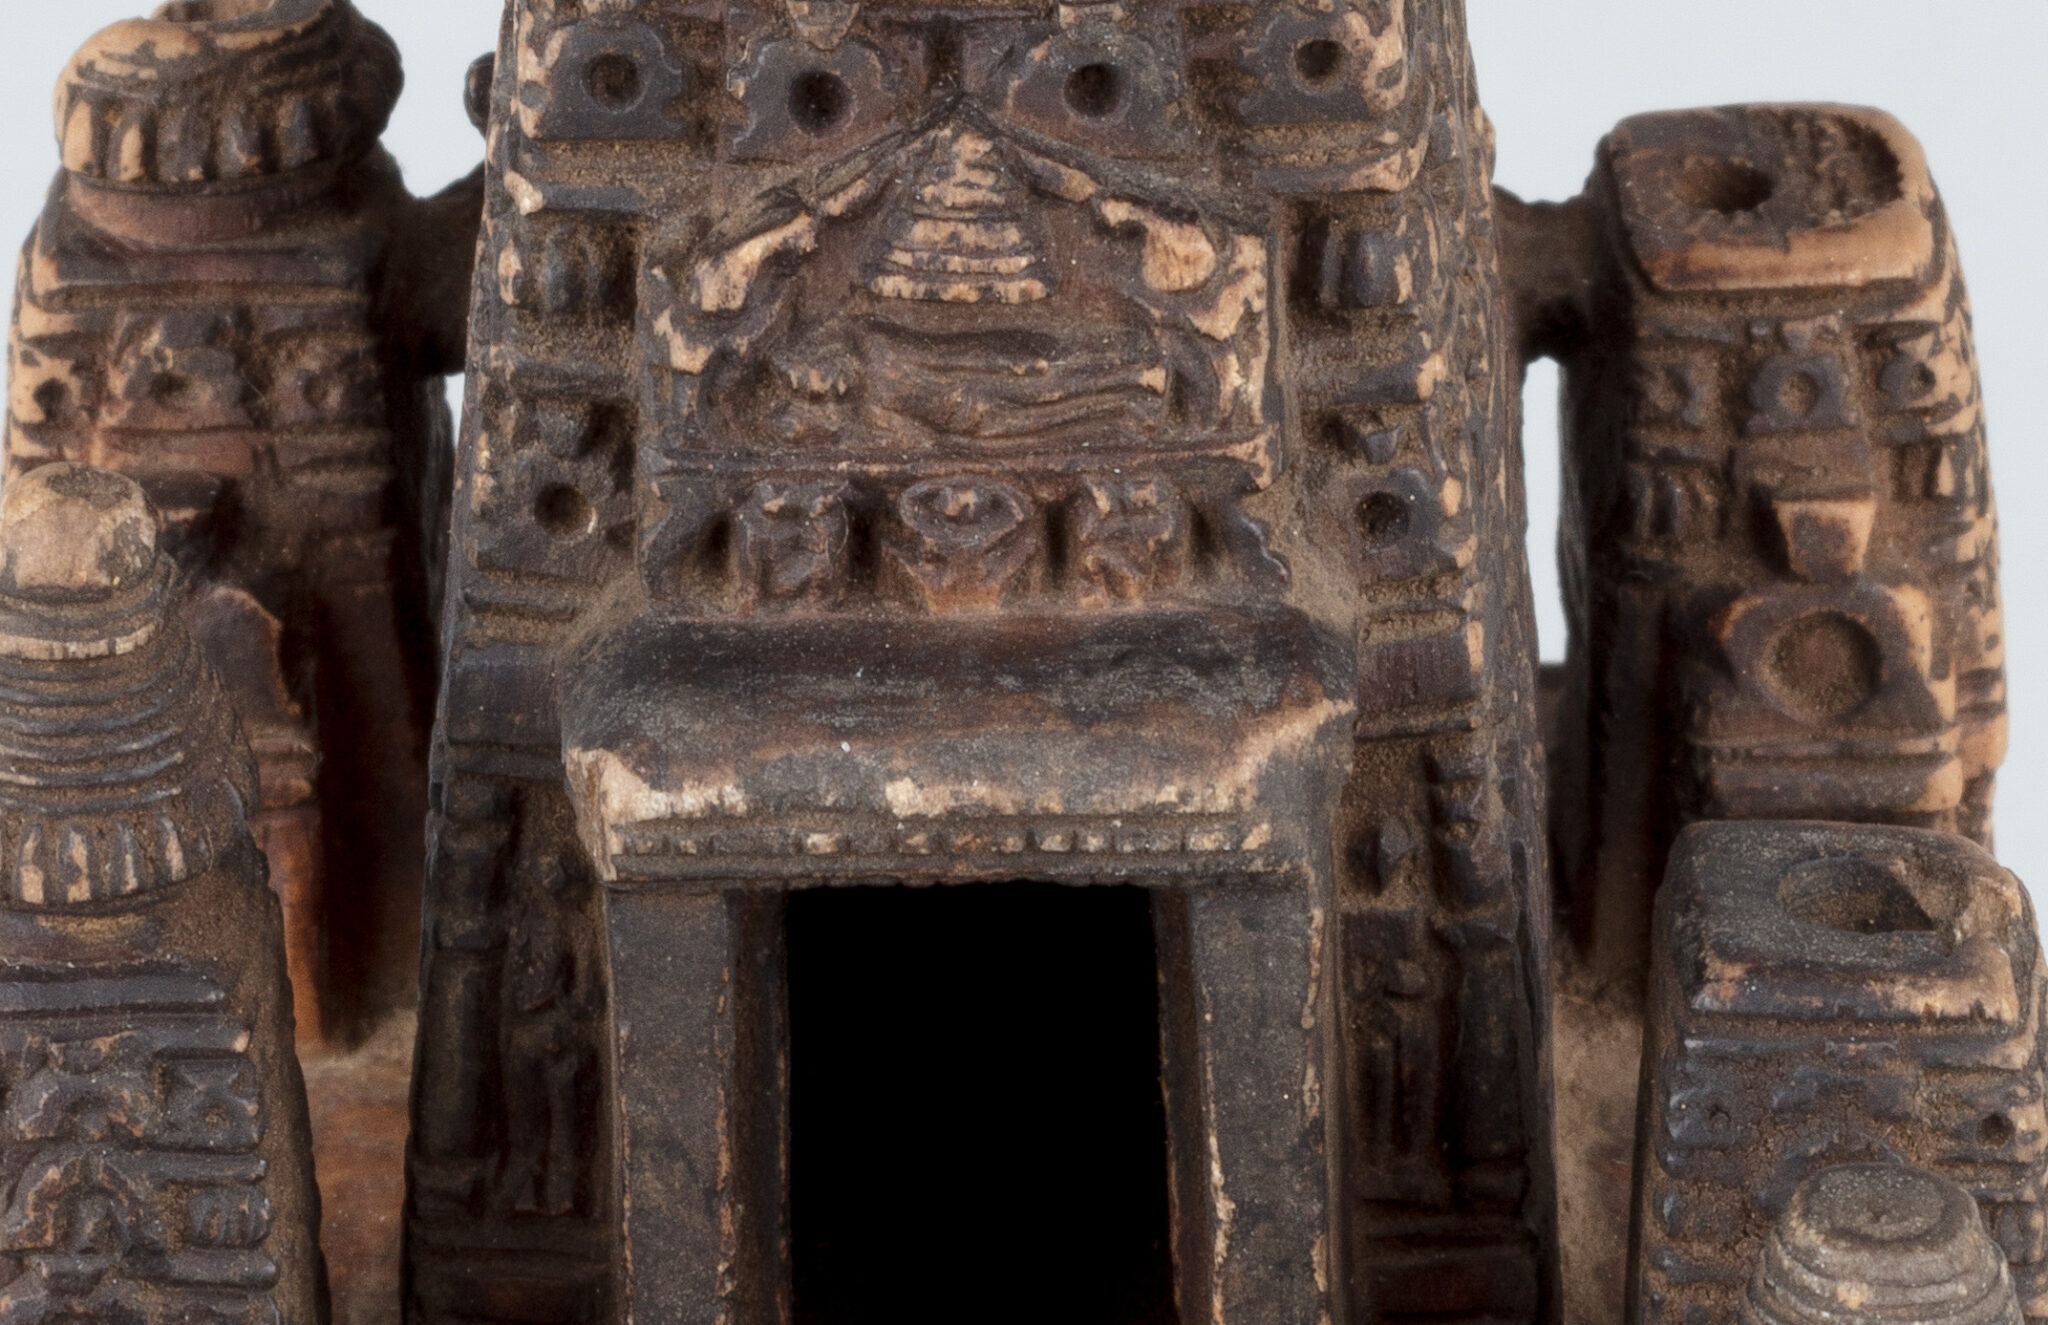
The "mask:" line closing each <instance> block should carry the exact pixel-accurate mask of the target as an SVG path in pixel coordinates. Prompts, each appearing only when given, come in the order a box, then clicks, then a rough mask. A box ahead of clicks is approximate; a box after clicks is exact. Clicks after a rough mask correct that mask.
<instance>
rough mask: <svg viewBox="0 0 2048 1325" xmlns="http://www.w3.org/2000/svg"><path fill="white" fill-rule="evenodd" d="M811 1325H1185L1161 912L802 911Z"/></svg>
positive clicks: (1088, 901)
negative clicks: (1178, 1295)
mask: <svg viewBox="0 0 2048 1325" xmlns="http://www.w3.org/2000/svg"><path fill="white" fill-rule="evenodd" d="M789 971H790V1004H789V1019H790V1078H791V1080H790V1090H791V1099H790V1115H791V1131H792V1137H791V1151H790V1199H791V1205H792V1208H791V1222H792V1234H793V1239H794V1244H795V1245H794V1254H795V1261H796V1264H795V1277H796V1320H797V1322H798V1325H885V1323H886V1325H926V1323H927V1322H930V1323H931V1325H939V1323H940V1322H944V1323H945V1325H954V1323H956V1322H962V1321H974V1322H978V1323H985V1325H1009V1323H1010V1322H1018V1323H1019V1325H1022V1323H1023V1322H1027V1321H1028V1322H1032V1323H1033V1325H1039V1323H1041V1322H1045V1321H1060V1322H1062V1323H1063V1325H1172V1323H1173V1322H1174V1320H1175V1319H1176V1317H1175V1313H1174V1308H1173V1283H1172V1275H1173V1266H1172V1253H1171V1248H1170V1241H1169V1212H1168V1196H1167V1180H1168V1179H1167V1151H1166V1114H1165V1107H1164V1103H1163V1100H1162V1097H1161V1091H1160V1075H1159V996H1158V983H1157V978H1156V974H1155V970H1154V945H1153V931H1152V908H1151V898H1150V895H1149V894H1148V893H1146V892H1145V891H1144V890H1142V889H1138V888H1119V887H1103V888H1062V887H1056V886H1053V885H1042V884H995V885H972V886H956V887H937V888H918V889H911V888H825V889H818V890H815V891H810V892H803V893H798V894H796V895H794V896H793V897H792V898H791V899H790V902H789Z"/></svg>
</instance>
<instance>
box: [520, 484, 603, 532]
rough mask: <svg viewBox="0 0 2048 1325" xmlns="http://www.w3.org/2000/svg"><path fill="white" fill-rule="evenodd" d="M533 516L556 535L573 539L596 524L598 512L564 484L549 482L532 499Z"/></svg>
mask: <svg viewBox="0 0 2048 1325" xmlns="http://www.w3.org/2000/svg"><path fill="white" fill-rule="evenodd" d="M533 518H534V519H535V520H536V521H537V522H539V524H540V527H541V528H543V529H545V530H547V531H548V532H549V533H551V534H553V535H554V536H555V537H557V538H575V537H578V536H580V535H582V534H587V533H589V532H590V531H591V530H592V529H595V528H596V527H597V512H596V511H595V510H593V509H592V508H591V505H590V503H589V502H588V501H586V500H585V499H584V496H583V494H582V493H580V492H578V491H576V489H574V488H572V487H570V486H569V485H568V484H566V483H550V484H548V485H547V486H546V487H544V488H542V489H541V490H540V493H539V495H537V496H536V497H534V499H533Z"/></svg>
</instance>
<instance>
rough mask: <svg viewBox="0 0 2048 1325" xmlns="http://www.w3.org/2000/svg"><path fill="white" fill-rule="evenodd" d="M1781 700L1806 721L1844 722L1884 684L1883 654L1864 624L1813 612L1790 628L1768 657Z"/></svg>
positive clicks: (1767, 675)
mask: <svg viewBox="0 0 2048 1325" xmlns="http://www.w3.org/2000/svg"><path fill="white" fill-rule="evenodd" d="M1764 680H1765V682H1766V683H1767V684H1768V685H1769V686H1770V688H1771V691H1772V693H1773V694H1775V695H1776V696H1777V699H1778V702H1779V703H1780V704H1782V705H1783V706H1784V708H1785V710H1786V711H1787V712H1788V713H1790V714H1792V715H1793V716H1795V717H1798V718H1801V719H1803V720H1805V721H1807V722H1832V721H1835V720H1837V719H1840V718H1846V717H1848V716H1849V715H1850V714H1852V713H1854V712H1855V711H1856V710H1857V709H1860V708H1862V707H1863V706H1864V705H1865V704H1867V703H1869V702H1870V700H1871V698H1872V697H1873V696H1875V695H1876V694H1877V692H1878V690H1879V688H1880V687H1881V686H1883V684H1884V652H1883V650H1882V649H1881V648H1880V647H1879V645H1878V642H1877V640H1876V639H1875V638H1873V637H1872V635H1871V633H1870V631H1869V630H1868V629H1866V628H1865V627H1864V626H1863V624H1862V623H1861V622H1858V621H1855V620H1852V619H1851V618H1849V617H1846V616H1843V615H1842V614H1841V613H1839V612H1815V613H1812V614H1810V615H1808V616H1804V617H1801V618H1800V619H1799V620H1797V621H1795V622H1793V623H1792V624H1791V625H1789V626H1787V627H1786V628H1785V629H1784V630H1783V631H1781V632H1779V634H1778V637H1777V639H1775V640H1774V641H1772V643H1771V646H1770V651H1769V652H1768V653H1767V654H1766V655H1765V659H1764Z"/></svg>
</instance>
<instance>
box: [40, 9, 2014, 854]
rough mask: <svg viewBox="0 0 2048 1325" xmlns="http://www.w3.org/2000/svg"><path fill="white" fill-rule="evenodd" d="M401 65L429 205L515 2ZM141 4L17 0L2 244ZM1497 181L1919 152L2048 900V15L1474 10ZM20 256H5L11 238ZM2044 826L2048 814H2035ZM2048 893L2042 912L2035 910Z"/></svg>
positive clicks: (1544, 439) (436, 14) (448, 15)
mask: <svg viewBox="0 0 2048 1325" xmlns="http://www.w3.org/2000/svg"><path fill="white" fill-rule="evenodd" d="M356 2H357V4H358V6H359V7H360V8H361V9H363V10H364V12H366V13H368V14H369V15H370V16H371V17H372V18H374V19H376V20H377V21H378V22H379V23H381V24H383V25H384V26H385V28H386V29H388V30H389V31H390V32H391V34H392V36H393V37H395V38H396V39H397V40H398V44H399V46H400V48H401V49H402V50H403V51H404V53H405V62H406V70H407V74H408V89H409V90H408V91H407V94H406V96H405V99H404V100H403V101H402V102H401V103H400V105H399V109H398V113H397V115H396V116H395V118H394V120H393V123H392V128H391V132H390V134H389V135H388V137H387V138H386V142H387V143H388V144H389V146H390V147H391V149H392V151H393V152H394V153H395V154H396V155H397V157H398V159H399V161H400V162H401V163H402V164H403V165H404V167H405V172H406V177H407V180H408V181H409V182H410V183H411V185H412V187H413V189H414V191H415V192H422V193H424V192H431V191H433V190H435V189H438V188H439V187H441V185H443V184H445V183H447V182H448V181H450V180H452V179H454V178H456V177H457V176H459V175H461V174H463V173H465V172H466V171H467V170H469V169H470V168H471V167H472V166H474V164H475V163H476V161H477V159H478V156H479V153H480V151H481V147H480V142H479V139H478V137H477V135H476V132H475V131H474V130H473V129H472V128H471V127H470V125H469V122H468V120H467V119H466V118H465V117H464V115H463V111H462V97H461V90H462V77H463V71H464V70H465V69H466V68H467V67H468V65H469V62H470V61H471V60H472V59H473V58H474V57H475V56H477V55H478V54H480V53H482V52H483V51H485V50H487V49H489V48H490V47H492V46H493V45H494V44H495V41H496V32H497V21H498V14H499V11H500V9H501V0H356ZM146 5H147V0H66V3H63V4H44V3H39V2H35V0H7V8H8V9H9V11H11V12H9V13H8V15H7V17H8V22H7V24H6V28H5V31H6V34H7V37H8V46H7V50H6V66H5V74H6V76H5V77H4V78H0V124H4V125H6V126H7V127H6V128H5V129H4V130H0V181H5V182H6V187H5V188H4V189H0V236H8V237H12V236H19V235H26V234H27V233H28V229H29V226H30V225H31V224H32V223H33V221H34V219H35V214H36V211H37V210H38V208H39V207H40V206H41V203H42V197H43V192H44V189H45V187H46V185H47V182H48V180H49V178H50V176H51V173H52V172H53V171H54V170H55V169H56V149H55V146H54V142H53V138H52V129H51V127H50V88H51V86H52V84H53V82H54V80H55V78H56V76H57V74H58V72H59V71H60V70H61V69H62V68H63V65H64V62H65V60H66V59H68V58H69V56H70V54H71V52H72V51H73V50H74V49H76V47H77V46H78V44H79V43H80V42H81V41H82V40H83V39H84V38H85V37H86V36H87V35H89V34H90V33H91V32H92V31H93V30H95V29H96V28H98V27H100V26H103V25H104V24H107V23H110V22H113V21H114V20H116V19H119V18H124V17H128V16H130V15H132V14H135V13H137V12H140V11H141V10H142V9H143V8H145V7H146ZM1469 5H1470V11H1471V25H1472V39H1473V44H1474V46H1475V47H1476V48H1477V53H1478V60H1479V74H1480V86H1481V88H1482V90H1483V92H1484V94H1485V98H1486V104H1487V109H1488V110H1489V112H1490V113H1491V114H1492V116H1493V119H1494V123H1495V124H1496V125H1497V126H1498V129H1499V134H1500V167H1499V179H1500V182H1501V184H1503V185H1504V186H1505V187H1507V188H1510V189H1513V190H1515V191H1516V192H1518V193H1520V194H1521V195H1522V196H1524V197H1527V198H1564V197H1569V196H1570V195H1572V194H1574V193H1576V192H1577V191H1578V189H1579V186H1580V184H1581V182H1582V181H1583V180H1584V178H1585V175H1586V172H1587V169H1588V168H1589V166H1590V165H1591V162H1592V153H1593V146H1594V144H1595V143H1596V142H1597V141H1598V140H1599V138H1600V136H1601V134H1603V133H1604V132H1606V130H1607V129H1608V127H1609V126H1611V125H1612V124H1613V123H1614V122H1615V121H1617V120H1619V119H1621V118H1622V117H1623V116H1625V115H1628V114H1631V113H1633V112H1635V111H1639V110H1649V109H1655V108H1665V107H1679V106H1699V105H1714V104H1719V103H1723V102H1731V101H1773V100H1805V101H1847V102H1860V103H1864V104H1869V105H1878V106H1883V107H1884V108H1886V109H1887V110H1890V111H1892V112H1893V113H1894V114H1896V115H1898V116H1899V117H1900V118H1901V119H1903V120H1904V121H1905V122H1906V124H1907V125H1908V126H1909V127H1910V128H1911V129H1913V130H1914V132H1916V133H1917V134H1918V135H1919V136H1920V138H1921V140H1922V141H1923V142H1924V143H1925V144H1926V146H1927V153H1928V157H1929V159H1930V160H1931V161H1932V162H1933V165H1934V172H1935V176H1936V179H1937V181H1938V182H1939V183H1940V185H1941V187H1942V190H1943V192H1944V193H1945V195H1946V196H1947V199H1948V205H1949V210H1950V212H1951V213H1952V215H1953V217H1954V220H1955V224H1956V227H1957V230H1958V233H1959V234H1960V236H1961V239H1962V246H1963V262H1964V266H1965V268H1966V269H1967V271H1968V274H1969V278H1970V287H1971V292H1972V294H1973V296H1974V299H1975V303H1976V313H1977V331H1978V336H1977V341H1978V346H1979V349H1980V352H1981V355H1982V362H1983V370H1984V378H1985V395H1986V398H1987V404H1988V407H1989V412H1990V420H1991V451H1992V461H1993V466H1994V472H1995V474H1996V477H1997V482H1998V487H1999V491H2000V493H2001V494H2002V496H2003V498H2004V506H2003V516H2004V520H2003V532H2004V551H2005V603H2006V625H2007V631H2006V636H2007V646H2008V656H2007V664H2008V668H2009V672H2010V689H2011V696H2012V699H2011V703H2012V737H2013V742H2012V753H2011V755H2010V756H2009V757H2008V759H2007V761H2006V765H2005V772H2004V774H2003V776H2002V777H2001V779H2000V786H1999V799H1998V804H1999V815H1998V825H1999V827H1998V839H1999V843H1998V844H1999V854H2000V856H2001V858H2002V859H2003V860H2004V861H2005V863H2006V864H2008V865H2010V866H2011V867H2012V868H2013V869H2015V870H2017V871H2018V872H2019V874H2020V876H2021V877H2022V878H2028V879H2033V880H2035V881H2037V882H2038V883H2040V884H2041V886H2042V887H2043V888H2048V515H2044V514H2042V513H2041V511H2042V507H2043V505H2044V499H2048V454H2044V453H2043V451H2042V450H2041V449H2040V442H2039V441H2038V440H2037V438H2038V436H2039V434H2040V433H2041V431H2042V427H2043V424H2044V423H2048V266H2044V264H2043V263H2042V262H2041V261H2039V260H2038V258H2037V256H2036V255H2037V250H2036V249H2035V247H2034V245H2035V243H2037V242H2039V241H2038V240H2037V237H2036V235H2037V231H2038V229H2039V227H2040V225H2041V223H2042V221H2043V220H2044V219H2048V164H2044V158H2043V152H2042V149H2041V147H2040V146H2039V144H2038V142H2037V140H2036V139H2035V138H2034V136H2033V135H2034V134H2035V133H2036V132H2038V131H2039V130H2041V129H2042V128H2043V127H2048V79H2044V77H2043V76H2042V73H2041V69H2040V61H2041V52H2042V51H2044V50H2048V0H1955V2H1954V3H1949V4H1940V5H1935V4H1929V3H1927V0H1853V3H1852V2H1851V0H1469ZM10 242H11V239H10ZM1556 381H1557V378H1556V374H1555V372H1554V371H1553V370H1552V369H1551V368H1550V367H1549V366H1548V365H1538V366H1537V367H1536V368H1535V369H1534V370H1532V371H1531V373H1530V376H1529V386H1528V400H1529V416H1530V426H1529V437H1528V452H1529V498H1530V502H1529V505H1530V510H1531V512H1532V518H1531V528H1530V531H1529V537H1530V547H1531V551H1532V558H1531V560H1532V562H1533V564H1534V566H1535V569H1536V597H1537V608H1538V612H1539V615H1540V618H1541V627H1542V637H1543V650H1544V656H1545V657H1547V658H1555V657H1558V656H1560V655H1561V653H1562V651H1563V647H1564V622H1563V617H1562V615H1561V614H1560V612H1559V610H1558V607H1557V576H1556V570H1555V557H1554V555H1553V551H1552V549H1553V547H1554V544H1555V540H1556V536H1557V535H1556V518H1555V512H1556V509H1557V429H1556V425H1555V422H1554V417H1555V406H1554V401H1555V398H1556ZM2037 807H2039V808H2037ZM2044 895H2048V894H2044Z"/></svg>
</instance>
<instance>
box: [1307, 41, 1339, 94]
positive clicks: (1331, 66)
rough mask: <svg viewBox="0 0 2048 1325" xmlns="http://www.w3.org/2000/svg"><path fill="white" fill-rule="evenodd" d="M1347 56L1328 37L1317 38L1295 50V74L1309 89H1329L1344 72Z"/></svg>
mask: <svg viewBox="0 0 2048 1325" xmlns="http://www.w3.org/2000/svg"><path fill="white" fill-rule="evenodd" d="M1345 54H1346V52H1345V50H1344V48H1343V47H1342V46H1341V45H1339V44H1338V43H1336V42H1334V41H1331V40H1330V39H1329V38H1328V37H1316V38H1314V39H1312V40H1310V41H1305V42H1303V43H1302V44H1301V45H1299V46H1297V47H1295V48H1294V72H1295V74H1296V75H1297V76H1298V77H1299V78H1300V79H1301V81H1302V82H1303V83H1304V84H1305V85H1307V86H1309V87H1313V88H1324V87H1328V86H1329V85H1330V84H1331V83H1333V82H1335V81H1336V80H1337V75H1338V74H1341V73H1343V72H1344V56H1345Z"/></svg>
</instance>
